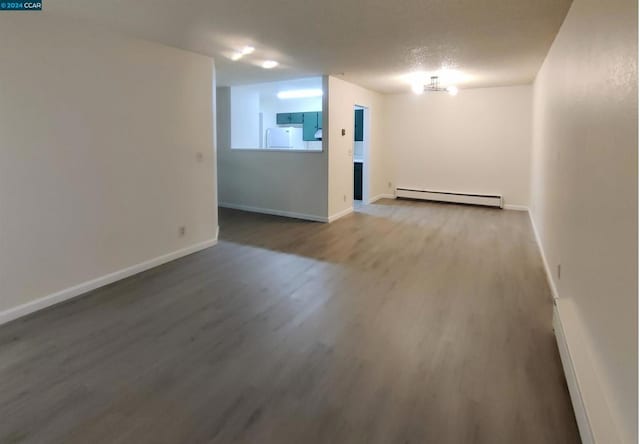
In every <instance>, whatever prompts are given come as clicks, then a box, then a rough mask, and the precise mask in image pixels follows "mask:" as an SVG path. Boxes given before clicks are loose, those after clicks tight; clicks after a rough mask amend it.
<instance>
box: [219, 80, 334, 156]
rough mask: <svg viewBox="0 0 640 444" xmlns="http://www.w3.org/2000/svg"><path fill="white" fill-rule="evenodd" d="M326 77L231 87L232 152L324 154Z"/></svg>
mask: <svg viewBox="0 0 640 444" xmlns="http://www.w3.org/2000/svg"><path fill="white" fill-rule="evenodd" d="M322 96H323V90H322V78H321V77H309V78H303V79H295V80H288V81H281V82H269V83H258V84H253V85H243V86H236V87H231V88H230V105H231V106H230V107H231V149H239V150H247V149H249V150H251V149H254V150H256V149H258V150H271V151H322Z"/></svg>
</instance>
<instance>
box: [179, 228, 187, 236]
mask: <svg viewBox="0 0 640 444" xmlns="http://www.w3.org/2000/svg"><path fill="white" fill-rule="evenodd" d="M178 234H179V235H180V236H184V235H185V234H187V227H185V226H184V225H182V226H181V227H179V228H178Z"/></svg>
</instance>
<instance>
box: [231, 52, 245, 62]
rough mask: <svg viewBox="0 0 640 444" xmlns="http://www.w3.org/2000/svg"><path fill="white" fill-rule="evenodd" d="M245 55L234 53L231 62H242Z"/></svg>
mask: <svg viewBox="0 0 640 444" xmlns="http://www.w3.org/2000/svg"><path fill="white" fill-rule="evenodd" d="M243 55H244V54H242V53H241V52H234V53H233V54H231V60H233V61H234V62H235V61H236V60H240V59H241V58H242V56H243Z"/></svg>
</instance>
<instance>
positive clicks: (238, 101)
mask: <svg viewBox="0 0 640 444" xmlns="http://www.w3.org/2000/svg"><path fill="white" fill-rule="evenodd" d="M230 110H231V111H230V112H231V146H232V147H234V148H260V147H261V145H260V140H261V138H262V131H261V128H260V91H259V90H258V89H257V88H253V87H246V86H239V87H233V88H231V108H230Z"/></svg>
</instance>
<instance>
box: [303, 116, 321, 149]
mask: <svg viewBox="0 0 640 444" xmlns="http://www.w3.org/2000/svg"><path fill="white" fill-rule="evenodd" d="M319 129H322V112H320V111H318V112H316V111H313V112H307V113H304V118H303V123H302V140H304V141H306V142H310V141H314V140H321V138H316V132H317V131H318V130H319Z"/></svg>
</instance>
